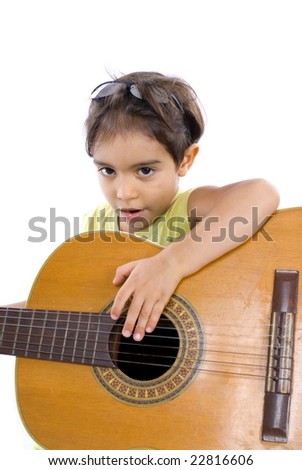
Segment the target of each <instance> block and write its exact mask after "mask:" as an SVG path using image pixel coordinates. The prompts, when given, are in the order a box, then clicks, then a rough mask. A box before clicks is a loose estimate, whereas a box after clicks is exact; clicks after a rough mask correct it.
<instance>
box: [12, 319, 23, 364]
mask: <svg viewBox="0 0 302 470" xmlns="http://www.w3.org/2000/svg"><path fill="white" fill-rule="evenodd" d="M20 312H21V314H22V310H21V311H20ZM20 312H19V315H18V319H17V325H16V330H15V337H14V340H13V347H12V355H13V356H17V354H16V349H17V339H18V334H19V328H20V321H21V315H20Z"/></svg>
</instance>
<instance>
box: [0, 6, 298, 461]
mask: <svg viewBox="0 0 302 470" xmlns="http://www.w3.org/2000/svg"><path fill="white" fill-rule="evenodd" d="M301 24H302V13H301V3H300V2H299V1H298V0H297V1H294V0H283V1H278V0H275V1H268V0H253V1H247V0H195V1H194V0H183V1H177V0H152V1H143V0H141V1H139V0H127V1H124V0H114V1H111V0H107V1H101V0H99V1H96V0H82V1H79V0H78V1H77V0H73V1H72V0H70V1H68V0H49V1H47V0H44V1H43V0H40V1H34V0H27V1H22V0H19V1H18V0H7V1H5V0H1V1H0V48H1V54H0V57H1V73H0V125H1V127H0V131H1V139H0V204H1V230H0V262H1V263H0V277H1V280H0V304H5V303H9V302H15V301H18V300H23V299H25V298H26V296H27V294H28V291H29V289H30V286H31V284H32V282H33V279H34V276H35V275H36V273H37V271H38V269H39V268H40V266H41V264H42V262H43V261H44V260H45V258H46V257H47V256H48V255H49V253H50V252H51V251H52V250H53V249H54V248H55V247H56V246H57V245H58V244H59V243H61V242H62V241H63V240H64V238H65V234H64V230H63V226H61V225H60V224H59V223H58V224H57V232H56V241H55V242H50V240H49V238H48V239H47V240H46V241H44V242H43V243H30V242H29V241H28V240H27V239H28V237H29V236H30V235H33V234H32V233H30V230H29V228H28V222H29V220H30V219H31V218H32V217H36V216H40V217H45V218H46V219H47V221H48V220H49V211H50V208H55V209H56V214H57V215H58V216H64V217H66V218H68V220H70V222H71V226H72V225H73V221H74V220H75V218H78V217H80V216H81V214H82V213H83V212H85V211H86V210H87V209H89V208H91V207H94V206H95V205H96V203H98V202H99V201H100V200H101V198H102V196H101V194H100V191H99V188H98V184H97V179H96V175H95V171H94V168H93V165H92V163H91V159H89V157H88V156H87V155H86V153H85V147H84V134H83V123H84V120H85V118H86V113H87V109H88V104H89V93H90V91H91V90H92V88H94V87H95V86H96V85H97V84H98V83H100V82H102V81H105V80H107V79H110V78H109V75H108V73H107V70H108V71H110V72H114V73H117V74H119V72H123V73H128V72H131V71H136V70H153V71H159V72H162V73H166V74H175V75H180V76H181V77H183V78H184V79H186V80H187V81H188V82H189V83H191V85H192V86H193V87H194V88H195V90H196V91H197V93H198V95H199V97H200V99H201V101H202V103H203V106H204V108H205V110H206V114H207V126H206V132H205V135H204V137H203V138H202V140H201V142H200V155H199V158H198V160H197V162H196V164H195V165H194V168H193V169H192V170H191V173H190V175H188V176H187V177H186V180H185V181H183V182H182V184H183V186H184V187H190V186H192V185H194V186H196V185H203V184H215V185H222V184H226V183H229V182H232V181H236V180H241V179H246V178H253V177H258V176H259V177H264V178H268V179H269V180H271V181H272V182H273V183H274V184H275V185H276V186H277V187H278V189H279V192H280V195H281V204H280V207H290V206H300V205H301V204H302V194H301V183H300V178H301V175H300V168H299V166H298V164H299V160H300V158H301V155H302V138H301V137H302V136H301V129H302V117H301V116H302V92H301V84H302V67H301V45H302V28H301ZM45 228H46V229H47V222H46V225H45ZM71 228H72V227H71ZM67 235H68V234H67ZM0 384H1V386H0V419H1V424H0V447H1V448H2V449H6V450H10V449H11V450H13V451H14V452H16V451H17V450H18V449H26V448H30V447H31V442H30V440H29V439H28V438H27V435H26V434H25V433H24V431H23V427H22V425H21V424H20V420H19V417H18V413H17V409H16V405H15V397H14V358H10V357H9V358H7V357H3V356H2V357H0Z"/></svg>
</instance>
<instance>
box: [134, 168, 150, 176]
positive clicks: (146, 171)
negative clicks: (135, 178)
mask: <svg viewBox="0 0 302 470" xmlns="http://www.w3.org/2000/svg"><path fill="white" fill-rule="evenodd" d="M153 172H154V170H152V168H149V167H148V166H145V167H143V168H140V169H139V170H138V174H139V175H140V176H149V175H152V173H153Z"/></svg>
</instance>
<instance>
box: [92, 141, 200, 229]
mask: <svg viewBox="0 0 302 470" xmlns="http://www.w3.org/2000/svg"><path fill="white" fill-rule="evenodd" d="M93 159H94V163H95V165H96V168H97V170H98V175H99V182H100V186H101V189H102V191H103V193H104V196H105V197H106V199H107V201H108V203H109V204H110V206H111V207H112V208H113V209H114V210H115V211H116V214H117V216H118V220H119V226H120V230H122V231H125V232H135V231H138V230H140V229H142V228H145V227H146V226H148V225H150V224H151V223H152V222H153V221H154V219H155V218H157V217H159V216H160V215H162V214H163V213H164V212H165V211H166V210H167V209H168V207H169V205H170V203H171V201H172V199H173V197H174V196H175V193H176V191H177V189H178V180H179V177H180V176H184V175H185V174H186V172H187V170H188V168H189V166H190V165H191V163H192V162H190V158H189V157H188V156H186V155H185V157H184V159H183V161H182V163H181V164H180V166H179V168H176V166H175V163H174V160H173V159H172V157H171V155H170V154H169V153H168V151H167V150H166V149H165V147H164V146H163V145H162V144H160V143H159V142H158V141H157V140H154V139H150V138H148V137H145V136H143V135H141V134H138V133H131V134H130V133H129V134H126V135H117V136H116V137H114V138H113V139H111V140H110V141H108V142H104V143H102V142H101V143H99V144H97V145H96V147H95V151H94V153H93Z"/></svg>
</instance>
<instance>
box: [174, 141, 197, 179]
mask: <svg viewBox="0 0 302 470" xmlns="http://www.w3.org/2000/svg"><path fill="white" fill-rule="evenodd" d="M198 151H199V147H198V145H197V144H192V145H190V146H189V147H188V148H187V149H186V150H185V154H184V158H183V160H182V162H181V164H180V165H179V167H178V171H177V174H178V176H185V175H186V174H187V171H188V170H189V169H190V168H191V166H192V165H193V162H194V160H195V157H196V155H197V154H198Z"/></svg>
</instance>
